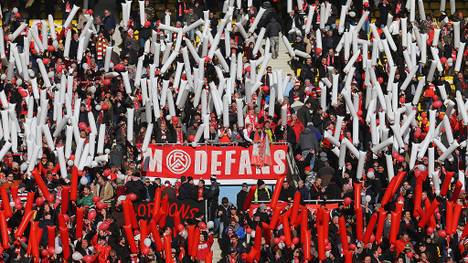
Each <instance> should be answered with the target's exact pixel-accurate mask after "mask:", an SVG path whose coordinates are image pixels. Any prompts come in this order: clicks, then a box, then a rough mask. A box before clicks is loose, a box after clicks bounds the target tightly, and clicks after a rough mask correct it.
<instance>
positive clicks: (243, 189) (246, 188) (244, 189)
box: [242, 183, 249, 192]
mask: <svg viewBox="0 0 468 263" xmlns="http://www.w3.org/2000/svg"><path fill="white" fill-rule="evenodd" d="M248 190H249V187H248V186H247V184H246V183H243V184H242V191H245V192H247V191H248Z"/></svg>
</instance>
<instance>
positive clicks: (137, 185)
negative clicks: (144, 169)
mask: <svg viewBox="0 0 468 263" xmlns="http://www.w3.org/2000/svg"><path fill="white" fill-rule="evenodd" d="M129 178H130V181H128V182H127V183H126V184H125V187H126V188H127V193H134V194H135V195H136V196H137V199H136V200H135V201H143V200H146V199H147V198H148V192H147V190H146V186H145V184H144V183H143V181H141V178H140V173H139V172H136V173H135V174H133V175H131V176H129Z"/></svg>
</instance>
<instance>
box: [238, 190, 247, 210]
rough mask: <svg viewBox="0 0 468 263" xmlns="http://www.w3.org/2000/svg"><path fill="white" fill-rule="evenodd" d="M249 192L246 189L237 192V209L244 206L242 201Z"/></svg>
mask: <svg viewBox="0 0 468 263" xmlns="http://www.w3.org/2000/svg"><path fill="white" fill-rule="evenodd" d="M248 193H249V192H247V191H244V190H241V191H240V192H239V193H238V194H237V202H236V204H237V209H243V206H244V202H245V198H246V197H247V194H248Z"/></svg>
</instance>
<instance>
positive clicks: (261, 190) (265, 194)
mask: <svg viewBox="0 0 468 263" xmlns="http://www.w3.org/2000/svg"><path fill="white" fill-rule="evenodd" d="M270 199H271V191H270V189H268V188H267V187H266V184H265V182H264V181H263V180H261V179H260V180H258V182H257V189H256V190H255V195H254V201H256V202H258V201H270Z"/></svg>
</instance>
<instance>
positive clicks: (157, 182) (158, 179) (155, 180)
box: [154, 178, 161, 186]
mask: <svg viewBox="0 0 468 263" xmlns="http://www.w3.org/2000/svg"><path fill="white" fill-rule="evenodd" d="M154 184H155V185H158V186H159V185H161V178H156V179H154Z"/></svg>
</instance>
